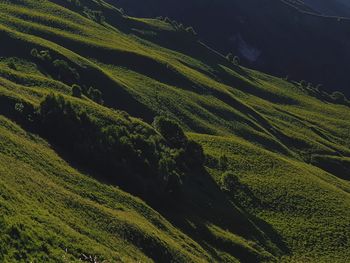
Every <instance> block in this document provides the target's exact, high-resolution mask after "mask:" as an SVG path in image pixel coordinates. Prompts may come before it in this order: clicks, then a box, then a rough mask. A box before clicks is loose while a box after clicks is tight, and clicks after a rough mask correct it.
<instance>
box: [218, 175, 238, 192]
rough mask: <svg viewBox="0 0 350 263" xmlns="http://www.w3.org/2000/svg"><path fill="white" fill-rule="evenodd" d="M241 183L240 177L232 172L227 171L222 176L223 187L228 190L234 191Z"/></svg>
mask: <svg viewBox="0 0 350 263" xmlns="http://www.w3.org/2000/svg"><path fill="white" fill-rule="evenodd" d="M239 185H240V182H239V178H238V177H237V176H236V175H235V174H234V173H233V172H232V171H227V172H225V173H223V175H222V176H221V187H222V188H223V189H225V190H227V191H234V189H235V188H236V187H238V186H239Z"/></svg>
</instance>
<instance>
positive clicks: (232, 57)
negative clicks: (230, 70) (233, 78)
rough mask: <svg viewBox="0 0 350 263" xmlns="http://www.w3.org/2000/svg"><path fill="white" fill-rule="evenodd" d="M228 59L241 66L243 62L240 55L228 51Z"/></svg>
mask: <svg viewBox="0 0 350 263" xmlns="http://www.w3.org/2000/svg"><path fill="white" fill-rule="evenodd" d="M226 59H227V60H228V61H230V62H231V63H232V64H234V65H236V66H239V64H240V62H241V60H240V58H239V57H238V56H234V55H233V54H232V53H228V54H227V56H226Z"/></svg>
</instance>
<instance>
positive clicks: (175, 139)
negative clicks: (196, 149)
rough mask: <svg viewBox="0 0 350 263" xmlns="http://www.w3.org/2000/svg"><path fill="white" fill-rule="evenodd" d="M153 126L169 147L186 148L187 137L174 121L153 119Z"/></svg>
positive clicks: (161, 118) (160, 118) (161, 117)
mask: <svg viewBox="0 0 350 263" xmlns="http://www.w3.org/2000/svg"><path fill="white" fill-rule="evenodd" d="M153 126H154V128H155V129H156V130H157V131H158V132H159V133H160V134H161V135H162V136H163V137H164V139H165V140H166V141H167V142H168V143H169V145H170V146H172V147H174V148H184V147H185V146H186V143H187V137H186V135H185V133H184V131H183V130H182V128H181V126H180V125H179V124H178V123H177V122H176V121H174V120H171V119H168V118H166V117H163V116H160V117H156V118H155V119H154V121H153Z"/></svg>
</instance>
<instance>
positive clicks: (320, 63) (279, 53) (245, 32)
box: [109, 0, 350, 96]
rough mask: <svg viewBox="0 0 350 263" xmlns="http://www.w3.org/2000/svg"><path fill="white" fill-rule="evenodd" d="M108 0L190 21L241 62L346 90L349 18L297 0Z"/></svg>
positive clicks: (133, 11)
mask: <svg viewBox="0 0 350 263" xmlns="http://www.w3.org/2000/svg"><path fill="white" fill-rule="evenodd" d="M109 2H110V3H111V4H113V3H115V4H117V5H120V6H122V7H123V8H124V9H125V10H126V12H127V13H128V14H130V15H136V16H142V17H157V16H168V17H170V19H175V20H176V21H178V22H179V23H184V24H185V25H191V26H193V27H194V28H195V29H196V31H197V32H198V33H199V35H200V37H201V39H202V40H203V41H205V42H206V43H208V44H209V45H210V46H211V47H213V48H215V49H217V50H219V51H220V52H222V53H223V54H227V53H229V52H231V53H234V54H236V55H238V56H239V57H240V58H241V60H242V64H243V65H246V66H249V67H252V68H255V69H258V70H261V71H263V72H267V73H270V74H273V75H275V76H280V77H285V76H289V78H290V79H293V80H298V81H300V80H306V81H307V82H311V83H314V84H315V85H317V84H322V85H323V86H324V88H326V89H328V90H329V91H337V90H339V91H342V92H344V93H346V94H347V95H348V96H349V95H350V91H349V87H348V83H349V82H350V80H349V76H348V74H347V72H346V69H347V68H349V61H350V59H349V58H350V53H349V50H350V46H349V45H350V43H349V28H350V24H349V23H350V22H349V20H348V19H338V18H336V17H333V18H331V17H324V16H322V15H319V14H317V11H315V10H314V9H312V8H310V7H309V6H307V5H305V4H304V3H302V2H301V1H278V0H277V1H276V0H263V1H261V0H247V1H239V0H219V1H199V0H192V1H170V0H165V1H159V0H145V1H137V0H109ZM317 2H318V3H320V2H321V3H323V2H326V1H317ZM329 2H334V1H329ZM295 6H296V7H297V8H295ZM313 7H314V5H313ZM343 10H344V12H345V10H347V9H345V8H343ZM321 13H322V12H321Z"/></svg>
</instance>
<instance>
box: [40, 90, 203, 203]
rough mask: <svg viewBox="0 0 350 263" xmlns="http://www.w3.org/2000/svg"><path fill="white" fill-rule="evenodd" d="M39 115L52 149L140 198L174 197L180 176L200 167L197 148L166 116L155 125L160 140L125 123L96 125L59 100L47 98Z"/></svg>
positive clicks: (84, 114) (61, 98)
mask: <svg viewBox="0 0 350 263" xmlns="http://www.w3.org/2000/svg"><path fill="white" fill-rule="evenodd" d="M39 116H40V120H39V123H38V125H39V130H40V131H41V132H42V133H43V134H44V136H45V137H47V138H48V139H49V140H50V141H52V142H54V144H55V145H57V146H59V147H60V148H63V149H64V151H65V152H67V153H70V155H72V156H76V159H77V161H78V162H82V163H85V164H87V165H88V166H89V167H90V168H91V169H93V170H95V171H97V172H98V173H100V174H103V175H104V179H107V180H108V181H110V182H112V183H116V184H118V185H122V186H123V187H125V188H126V189H127V190H129V191H131V192H134V193H136V194H139V195H142V196H145V197H146V198H147V197H150V198H153V197H155V196H159V195H160V196H165V195H169V194H175V193H178V192H179V191H180V189H181V184H182V177H183V176H185V175H186V174H188V173H189V171H193V169H195V167H202V165H203V163H204V154H203V149H202V147H201V146H200V145H198V144H197V143H196V142H194V141H188V139H187V138H186V136H185V134H184V133H183V131H182V129H181V128H180V126H178V124H177V123H176V122H174V121H171V120H169V119H166V118H162V117H160V118H157V119H156V121H155V124H156V127H158V128H159V129H160V130H161V131H162V132H163V133H164V138H165V139H166V141H163V139H162V138H161V137H160V136H159V135H157V134H156V133H154V134H150V133H149V132H145V133H143V132H141V131H139V130H138V131H136V130H134V128H133V127H132V126H130V125H129V124H127V123H124V124H116V123H108V124H101V123H99V122H98V121H97V120H95V119H94V118H93V117H91V116H90V115H89V114H87V113H86V112H85V111H81V110H79V109H78V108H76V107H75V106H73V105H72V104H71V103H70V102H69V101H67V100H66V99H64V98H63V97H62V96H56V95H49V96H47V97H46V99H45V100H44V101H43V102H42V103H41V105H40V109H39Z"/></svg>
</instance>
